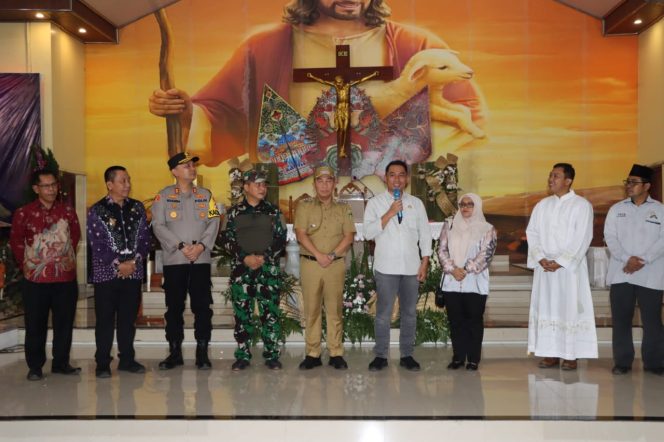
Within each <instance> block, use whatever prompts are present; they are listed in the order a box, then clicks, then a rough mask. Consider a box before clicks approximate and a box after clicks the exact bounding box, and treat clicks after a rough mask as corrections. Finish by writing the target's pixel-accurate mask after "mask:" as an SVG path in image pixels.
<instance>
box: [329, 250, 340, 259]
mask: <svg viewBox="0 0 664 442" xmlns="http://www.w3.org/2000/svg"><path fill="white" fill-rule="evenodd" d="M327 256H329V257H330V258H332V260H333V261H334V260H335V259H337V258H338V256H337V254H336V252H335V251H334V250H332V252H330V253H328V255H327Z"/></svg>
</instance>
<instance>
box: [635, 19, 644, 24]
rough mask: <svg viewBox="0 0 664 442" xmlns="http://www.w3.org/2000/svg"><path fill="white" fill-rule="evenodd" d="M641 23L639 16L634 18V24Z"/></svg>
mask: <svg viewBox="0 0 664 442" xmlns="http://www.w3.org/2000/svg"><path fill="white" fill-rule="evenodd" d="M641 23H643V20H641V19H640V18H637V19H636V20H634V24H635V25H640V24H641Z"/></svg>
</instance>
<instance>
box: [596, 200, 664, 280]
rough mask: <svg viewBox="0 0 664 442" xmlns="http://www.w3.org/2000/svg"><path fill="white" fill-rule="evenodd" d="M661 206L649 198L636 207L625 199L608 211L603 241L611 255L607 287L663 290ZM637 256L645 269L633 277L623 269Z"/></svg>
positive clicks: (663, 219) (662, 216) (662, 219)
mask: <svg viewBox="0 0 664 442" xmlns="http://www.w3.org/2000/svg"><path fill="white" fill-rule="evenodd" d="M663 221H664V205H662V203H660V202H659V201H656V200H654V199H652V198H651V197H650V196H649V197H648V198H647V199H646V201H644V203H643V204H641V205H640V206H637V205H636V204H634V203H633V202H632V200H631V199H629V198H627V199H624V200H622V201H620V202H618V203H616V204H614V205H613V206H611V209H609V213H608V214H607V215H606V221H605V223H604V240H605V241H606V245H607V246H608V248H609V252H610V253H611V258H610V261H609V271H608V273H607V276H606V282H607V284H609V285H611V284H620V283H624V282H626V283H630V284H634V285H638V286H641V287H646V288H649V289H653V290H664V224H662V222H663ZM632 256H637V257H639V258H641V259H643V260H644V261H645V265H644V266H643V267H642V268H641V270H638V271H636V272H634V273H632V274H628V273H625V272H624V271H623V268H624V267H625V264H627V260H628V259H629V258H630V257H632Z"/></svg>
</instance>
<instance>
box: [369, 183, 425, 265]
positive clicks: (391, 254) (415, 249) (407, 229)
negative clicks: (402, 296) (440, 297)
mask: <svg viewBox="0 0 664 442" xmlns="http://www.w3.org/2000/svg"><path fill="white" fill-rule="evenodd" d="M401 199H402V200H403V220H402V222H401V223H399V221H398V219H397V217H396V216H394V217H392V218H391V219H390V220H389V221H388V222H387V224H385V228H383V227H382V223H381V217H382V216H383V215H384V214H385V213H386V212H387V211H388V210H389V209H390V206H391V205H392V203H393V202H394V198H393V196H392V194H391V193H390V192H387V191H386V192H383V193H381V194H380V195H377V196H375V197H374V198H372V199H370V200H369V202H368V203H367V207H366V209H365V211H364V225H363V228H364V237H365V239H367V240H372V239H373V240H375V241H376V249H375V252H374V261H373V268H374V270H376V271H378V272H380V273H384V274H387V275H417V272H418V270H419V267H420V262H421V258H420V256H422V257H424V256H431V251H432V249H431V227H430V226H429V219H428V216H427V212H426V209H425V208H424V203H422V201H421V200H420V199H419V198H417V197H414V196H412V195H411V194H409V193H405V192H404V193H403V195H402V197H401Z"/></svg>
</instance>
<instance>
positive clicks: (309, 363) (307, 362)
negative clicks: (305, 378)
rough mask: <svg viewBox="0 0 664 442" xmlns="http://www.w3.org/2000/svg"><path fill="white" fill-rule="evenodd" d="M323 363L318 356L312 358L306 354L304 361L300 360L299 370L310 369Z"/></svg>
mask: <svg viewBox="0 0 664 442" xmlns="http://www.w3.org/2000/svg"><path fill="white" fill-rule="evenodd" d="M321 365H323V363H322V362H321V360H320V357H318V358H314V357H313V356H306V357H305V358H304V361H302V362H300V366H299V368H300V370H311V369H312V368H315V367H320V366H321Z"/></svg>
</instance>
